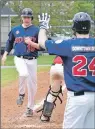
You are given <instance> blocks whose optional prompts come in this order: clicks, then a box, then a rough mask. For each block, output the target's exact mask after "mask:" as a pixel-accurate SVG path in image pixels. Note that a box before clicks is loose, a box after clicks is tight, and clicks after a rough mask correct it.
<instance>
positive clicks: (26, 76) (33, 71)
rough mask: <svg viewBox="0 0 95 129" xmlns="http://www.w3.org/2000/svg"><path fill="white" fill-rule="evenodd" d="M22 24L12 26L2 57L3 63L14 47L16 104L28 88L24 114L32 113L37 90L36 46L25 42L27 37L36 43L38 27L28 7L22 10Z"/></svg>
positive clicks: (22, 99)
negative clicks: (17, 81) (17, 94)
mask: <svg viewBox="0 0 95 129" xmlns="http://www.w3.org/2000/svg"><path fill="white" fill-rule="evenodd" d="M21 18H22V22H23V23H22V25H19V26H16V27H14V28H12V30H11V31H10V32H9V39H8V40H7V43H6V49H5V53H4V55H3V58H2V63H3V64H4V63H5V61H6V58H7V54H8V53H9V52H10V51H11V50H12V49H13V48H14V63H15V66H16V69H17V71H18V73H19V97H18V99H17V105H22V104H23V101H24V96H25V88H26V84H27V88H28V105H27V109H26V112H25V116H27V117H31V116H32V115H33V107H34V97H35V94H36V91H37V57H38V50H37V49H38V48H33V47H31V46H30V45H29V44H27V42H26V40H27V37H28V38H30V39H31V41H33V42H36V43H38V33H39V28H38V27H36V26H35V25H33V24H32V21H33V12H32V10H31V9H30V8H25V9H23V10H22V14H21Z"/></svg>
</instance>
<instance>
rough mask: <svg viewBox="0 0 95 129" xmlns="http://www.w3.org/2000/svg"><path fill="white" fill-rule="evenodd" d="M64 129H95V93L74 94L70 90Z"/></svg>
mask: <svg viewBox="0 0 95 129" xmlns="http://www.w3.org/2000/svg"><path fill="white" fill-rule="evenodd" d="M67 96H68V98H67V104H66V108H65V114H64V123H63V129H95V123H94V122H95V93H94V92H92V93H91V92H85V93H84V95H81V96H74V93H73V92H71V91H68V93H67Z"/></svg>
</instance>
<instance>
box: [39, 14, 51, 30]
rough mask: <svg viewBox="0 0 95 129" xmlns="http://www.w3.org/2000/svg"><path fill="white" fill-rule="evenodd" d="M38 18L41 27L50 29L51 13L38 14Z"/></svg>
mask: <svg viewBox="0 0 95 129" xmlns="http://www.w3.org/2000/svg"><path fill="white" fill-rule="evenodd" d="M38 18H39V23H40V29H46V30H47V29H49V21H50V15H48V14H47V13H42V14H41V15H38Z"/></svg>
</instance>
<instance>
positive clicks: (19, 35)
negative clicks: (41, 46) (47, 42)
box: [5, 25, 39, 57]
mask: <svg viewBox="0 0 95 129" xmlns="http://www.w3.org/2000/svg"><path fill="white" fill-rule="evenodd" d="M38 33H39V28H38V27H36V26H34V25H31V26H29V27H27V28H23V26H22V25H19V26H17V27H14V28H13V29H12V30H11V31H10V32H9V39H8V40H7V43H6V48H5V50H6V51H7V52H8V53H9V52H10V51H11V50H12V48H14V55H16V56H31V57H37V56H38V51H37V50H36V49H35V48H32V47H31V46H30V45H27V44H26V43H25V42H24V38H25V37H30V38H31V40H32V41H33V42H35V43H38Z"/></svg>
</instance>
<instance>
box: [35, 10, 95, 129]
mask: <svg viewBox="0 0 95 129" xmlns="http://www.w3.org/2000/svg"><path fill="white" fill-rule="evenodd" d="M49 21H50V16H48V15H47V14H42V15H40V16H39V22H40V32H39V40H38V42H39V46H40V47H42V48H45V49H47V51H48V53H50V54H55V55H59V56H61V58H62V60H63V62H64V78H65V83H66V87H67V90H68V92H67V104H66V108H65V114H64V122H63V128H64V129H76V128H77V129H87V128H88V129H94V128H95V125H94V114H95V107H94V97H95V39H94V38H92V37H90V36H89V31H90V28H91V17H90V16H89V15H88V14H87V13H85V12H79V13H77V14H75V16H74V18H73V26H72V29H73V32H74V35H75V36H76V38H74V39H69V40H63V41H54V40H48V38H47V34H46V32H47V29H48V28H49ZM34 44H35V43H34ZM54 92H56V91H54ZM45 106H46V107H45V108H44V114H43V115H44V116H45V117H48V116H49V115H50V113H51V112H52V108H53V105H52V103H47V102H46V103H45Z"/></svg>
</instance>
